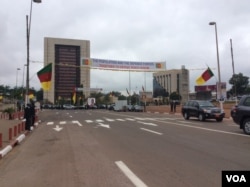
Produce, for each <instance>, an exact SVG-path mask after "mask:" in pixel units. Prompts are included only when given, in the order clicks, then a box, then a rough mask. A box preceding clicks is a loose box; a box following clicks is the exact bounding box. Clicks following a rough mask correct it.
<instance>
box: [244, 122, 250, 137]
mask: <svg viewBox="0 0 250 187" xmlns="http://www.w3.org/2000/svg"><path fill="white" fill-rule="evenodd" d="M243 131H244V133H245V134H248V135H250V118H247V119H245V120H244V122H243Z"/></svg>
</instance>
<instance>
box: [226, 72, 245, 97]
mask: <svg viewBox="0 0 250 187" xmlns="http://www.w3.org/2000/svg"><path fill="white" fill-rule="evenodd" d="M229 84H231V85H232V88H231V89H230V90H229V93H230V94H232V95H244V94H247V93H249V77H246V76H244V75H243V74H242V73H239V74H234V75H233V76H232V77H231V78H230V79H229Z"/></svg>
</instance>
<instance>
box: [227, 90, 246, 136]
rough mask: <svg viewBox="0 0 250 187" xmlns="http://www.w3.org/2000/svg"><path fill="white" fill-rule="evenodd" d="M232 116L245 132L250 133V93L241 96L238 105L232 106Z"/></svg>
mask: <svg viewBox="0 0 250 187" xmlns="http://www.w3.org/2000/svg"><path fill="white" fill-rule="evenodd" d="M231 117H232V118H233V121H234V122H235V123H236V124H238V125H239V126H240V129H243V132H244V133H245V134H248V135H250V95H244V96H242V97H241V99H240V101H239V103H238V105H235V106H234V107H233V108H232V110H231Z"/></svg>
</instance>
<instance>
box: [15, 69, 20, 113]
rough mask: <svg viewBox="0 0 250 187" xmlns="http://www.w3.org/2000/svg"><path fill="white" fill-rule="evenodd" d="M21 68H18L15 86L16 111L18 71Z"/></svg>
mask: <svg viewBox="0 0 250 187" xmlns="http://www.w3.org/2000/svg"><path fill="white" fill-rule="evenodd" d="M19 70H21V69H20V68H17V69H16V88H15V96H14V99H15V111H17V99H18V98H17V82H18V71H19Z"/></svg>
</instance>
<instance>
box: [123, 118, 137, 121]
mask: <svg viewBox="0 0 250 187" xmlns="http://www.w3.org/2000/svg"><path fill="white" fill-rule="evenodd" d="M125 119H126V120H128V121H135V119H132V118H125Z"/></svg>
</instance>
